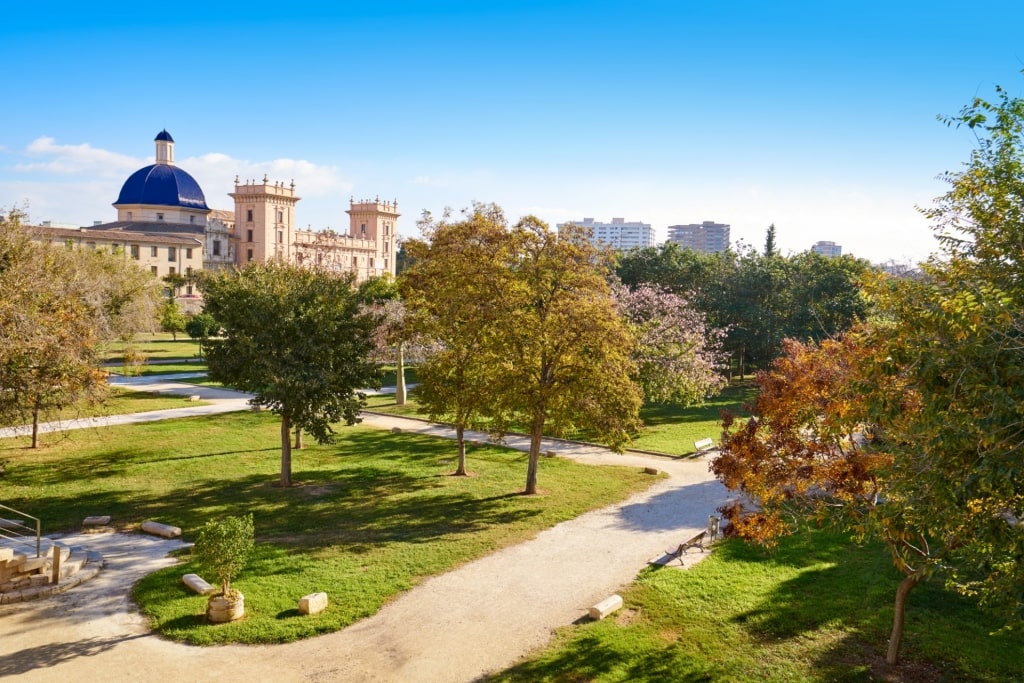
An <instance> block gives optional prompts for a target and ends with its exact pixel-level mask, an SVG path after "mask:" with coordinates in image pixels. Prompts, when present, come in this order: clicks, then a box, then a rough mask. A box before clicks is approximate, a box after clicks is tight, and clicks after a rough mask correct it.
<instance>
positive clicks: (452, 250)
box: [401, 204, 511, 475]
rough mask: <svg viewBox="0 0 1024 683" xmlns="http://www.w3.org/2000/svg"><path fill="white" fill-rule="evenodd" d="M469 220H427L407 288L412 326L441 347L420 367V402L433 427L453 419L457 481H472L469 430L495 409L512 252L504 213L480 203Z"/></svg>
mask: <svg viewBox="0 0 1024 683" xmlns="http://www.w3.org/2000/svg"><path fill="white" fill-rule="evenodd" d="M465 213H466V215H465V219H464V220H462V221H452V220H450V218H449V216H447V215H446V216H445V217H444V218H443V219H442V220H440V221H437V222H435V221H434V220H433V218H432V217H431V216H430V214H429V213H425V214H424V217H423V219H422V220H421V221H420V229H421V232H422V233H423V237H424V239H422V240H417V239H411V240H406V242H405V243H404V248H405V249H406V253H408V254H409V257H410V261H411V263H412V265H411V266H410V267H409V269H408V270H406V271H405V272H404V273H403V274H402V278H401V285H402V290H403V291H404V292H405V297H406V302H407V305H408V307H409V310H410V312H411V315H410V318H409V327H410V329H412V330H415V331H416V332H417V333H418V334H419V335H421V336H422V337H424V338H426V339H431V340H434V341H435V342H436V343H437V346H438V348H437V349H436V350H435V352H434V353H433V354H432V355H430V356H429V357H427V358H426V359H425V360H424V361H423V362H422V363H421V364H420V366H419V368H418V370H417V376H418V378H419V386H418V387H417V390H416V391H417V394H416V395H417V399H418V401H419V403H420V406H421V409H422V411H423V412H424V413H426V414H427V415H428V416H429V417H430V419H432V420H441V419H444V420H447V421H449V422H450V423H451V424H452V425H453V426H454V427H455V432H456V439H457V442H458V451H459V457H458V466H457V468H456V471H455V473H456V474H457V475H465V474H467V470H466V442H465V431H466V429H469V428H472V427H473V426H474V425H477V424H479V423H480V421H481V420H482V417H483V415H484V414H486V413H487V411H488V409H489V407H490V406H491V405H492V400H491V399H492V391H493V387H492V378H493V376H494V374H495V368H496V367H497V363H498V359H497V358H496V357H495V350H494V349H492V348H491V347H490V346H489V342H490V341H491V338H492V335H494V334H495V331H496V329H497V327H496V324H497V322H498V321H497V319H496V316H497V315H499V309H498V307H497V306H495V302H494V297H495V294H496V290H498V289H502V288H505V287H507V286H508V281H509V278H510V275H511V273H510V272H509V270H508V249H509V246H510V241H509V234H508V231H507V223H506V221H505V217H504V214H503V213H502V211H501V209H499V208H498V207H497V206H494V205H483V204H477V205H476V206H474V207H473V209H472V210H469V211H467V212H465Z"/></svg>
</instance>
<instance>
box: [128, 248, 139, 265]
mask: <svg viewBox="0 0 1024 683" xmlns="http://www.w3.org/2000/svg"><path fill="white" fill-rule="evenodd" d="M129 249H130V250H131V252H132V258H133V259H135V260H136V261H138V260H139V245H137V244H133V245H132V246H131V247H129Z"/></svg>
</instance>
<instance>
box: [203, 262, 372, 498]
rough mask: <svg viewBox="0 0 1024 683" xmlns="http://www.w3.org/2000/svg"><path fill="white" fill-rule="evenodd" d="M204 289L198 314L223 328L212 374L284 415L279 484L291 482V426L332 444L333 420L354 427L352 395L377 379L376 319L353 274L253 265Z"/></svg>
mask: <svg viewBox="0 0 1024 683" xmlns="http://www.w3.org/2000/svg"><path fill="white" fill-rule="evenodd" d="M202 287H203V295H204V310H205V311H206V312H208V313H209V314H210V315H212V316H213V317H214V318H215V319H216V320H217V321H218V322H219V323H220V324H221V326H222V328H223V336H222V337H221V338H218V339H212V340H210V341H209V342H208V349H207V362H208V364H209V374H210V377H211V378H212V379H214V380H217V381H220V382H224V383H225V384H229V385H231V386H234V387H237V388H238V389H241V390H242V391H248V392H250V393H252V394H253V395H254V398H253V399H252V402H253V404H254V405H256V406H262V407H266V408H269V409H270V410H271V411H272V412H274V413H275V414H277V415H279V416H280V417H281V476H280V485H281V486H290V485H291V483H292V462H291V460H292V458H291V440H290V434H291V429H292V427H293V426H294V427H298V428H301V429H302V430H303V431H305V432H308V433H309V434H312V435H313V437H314V438H315V439H316V440H317V442H319V443H330V442H331V441H333V439H334V433H335V432H334V429H333V427H332V425H333V424H334V423H337V422H340V421H342V420H344V421H345V423H346V424H350V425H351V424H354V423H356V422H357V421H358V419H359V418H358V414H359V410H360V408H361V407H362V406H363V398H364V396H363V395H362V394H361V393H359V391H358V390H359V389H362V388H366V387H372V386H376V385H377V383H378V382H379V380H378V376H377V372H376V367H375V365H374V364H373V363H372V362H371V361H370V358H369V355H370V352H371V350H372V348H373V339H372V337H373V331H374V328H375V325H376V321H375V320H374V319H373V317H372V316H371V315H369V314H367V313H365V312H364V310H363V309H362V307H361V306H360V301H359V297H358V295H357V291H356V289H355V287H354V286H353V278H352V276H351V275H345V276H339V275H335V274H333V273H328V272H325V271H320V270H315V269H312V268H302V267H298V266H291V265H288V264H283V263H268V264H254V265H250V266H248V267H246V268H245V269H243V270H240V271H233V272H224V273H218V274H215V275H212V276H210V277H209V278H204V279H203V282H202Z"/></svg>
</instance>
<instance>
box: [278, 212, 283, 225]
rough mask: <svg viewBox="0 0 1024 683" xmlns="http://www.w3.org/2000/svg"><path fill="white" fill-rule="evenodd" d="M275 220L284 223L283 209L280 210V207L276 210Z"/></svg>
mask: <svg viewBox="0 0 1024 683" xmlns="http://www.w3.org/2000/svg"><path fill="white" fill-rule="evenodd" d="M277 222H278V223H284V211H282V210H281V209H278V210H277Z"/></svg>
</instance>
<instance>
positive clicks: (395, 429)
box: [391, 427, 402, 434]
mask: <svg viewBox="0 0 1024 683" xmlns="http://www.w3.org/2000/svg"><path fill="white" fill-rule="evenodd" d="M391 433H392V434H401V433H402V428H401V427H392V428H391Z"/></svg>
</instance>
